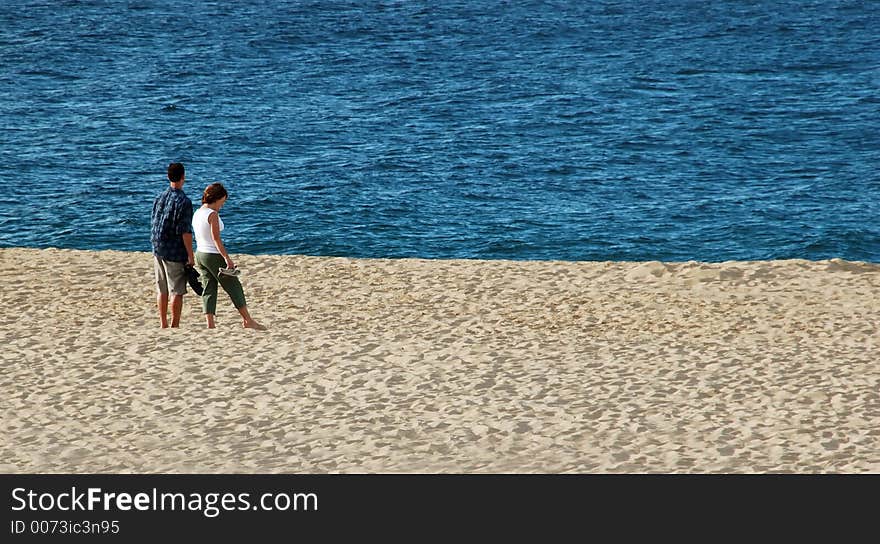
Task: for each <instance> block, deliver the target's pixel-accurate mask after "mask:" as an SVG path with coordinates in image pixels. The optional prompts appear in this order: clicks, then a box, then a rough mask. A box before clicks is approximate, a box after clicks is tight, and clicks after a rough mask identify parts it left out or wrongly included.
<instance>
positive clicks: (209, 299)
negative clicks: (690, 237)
mask: <svg viewBox="0 0 880 544" xmlns="http://www.w3.org/2000/svg"><path fill="white" fill-rule="evenodd" d="M196 266H198V267H199V279H200V280H201V282H202V288H203V289H204V290H203V291H202V309H203V310H204V311H205V313H206V314H216V313H217V284H218V283H219V284H220V285H222V286H223V290H224V291H226V292H227V293H228V294H229V298H231V299H232V304H234V305H235V307H236V308H242V307H244V306H246V305H247V303H246V302H245V300H244V289H242V287H241V282H240V281H238V278H236V277H235V276H227V275H225V274H220V269H221V268H223V267H225V266H226V260H225V259H224V258H223V257H222V256H221V255H218V254H217V253H202V252H201V251H197V252H196Z"/></svg>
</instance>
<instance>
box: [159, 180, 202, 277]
mask: <svg viewBox="0 0 880 544" xmlns="http://www.w3.org/2000/svg"><path fill="white" fill-rule="evenodd" d="M192 216H193V207H192V200H190V199H189V198H188V197H187V196H186V195H185V194H184V193H183V190H181V189H173V188H171V187H169V188H167V189H165V192H164V193H162V194H160V195H159V196H157V197H156V200H154V201H153V214H152V216H151V228H150V241H151V242H152V243H153V255H158V256H159V257H161V258H163V259H165V260H166V261H173V262H178V263H185V262H186V261H187V260H188V257H187V254H186V246H184V245H183V234H184V233H185V232H189V233H192Z"/></svg>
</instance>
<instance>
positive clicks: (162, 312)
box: [156, 293, 168, 329]
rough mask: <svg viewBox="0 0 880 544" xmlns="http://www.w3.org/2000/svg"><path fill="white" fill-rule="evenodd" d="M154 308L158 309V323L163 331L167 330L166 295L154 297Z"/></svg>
mask: <svg viewBox="0 0 880 544" xmlns="http://www.w3.org/2000/svg"><path fill="white" fill-rule="evenodd" d="M156 306H158V307H159V322H160V323H161V324H162V328H163V329H167V328H168V293H159V294H158V295H156Z"/></svg>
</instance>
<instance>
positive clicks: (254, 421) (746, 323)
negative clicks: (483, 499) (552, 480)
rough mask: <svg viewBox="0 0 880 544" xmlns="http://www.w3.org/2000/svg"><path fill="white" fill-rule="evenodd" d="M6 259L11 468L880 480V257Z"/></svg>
mask: <svg viewBox="0 0 880 544" xmlns="http://www.w3.org/2000/svg"><path fill="white" fill-rule="evenodd" d="M236 257H237V258H236V262H237V263H238V264H239V266H240V267H241V268H242V270H243V276H242V282H243V284H244V287H245V291H246V293H247V296H248V302H249V304H248V306H249V308H250V309H251V312H252V314H253V315H254V317H255V318H257V319H258V320H260V321H261V322H263V323H265V324H266V325H268V326H269V330H268V331H266V332H259V331H252V330H243V329H241V328H240V321H239V319H238V317H237V313H236V312H235V310H234V308H233V307H232V305H231V304H230V303H229V301H228V298H226V296H225V294H223V293H221V298H220V304H219V308H218V315H217V325H218V328H217V329H215V330H206V329H205V328H204V323H203V318H202V315H201V309H200V306H199V298H198V297H196V296H194V295H192V294H191V293H190V294H188V295H187V296H186V299H185V307H184V314H183V320H182V321H183V323H182V328H181V329H178V330H172V329H165V330H162V329H160V328H159V327H158V319H157V317H156V310H155V293H154V287H153V280H152V277H153V271H152V260H151V256H150V255H149V254H148V253H133V252H115V251H76V250H59V249H44V250H37V249H18V248H15V249H0V275H2V285H3V287H2V290H0V293H2V295H0V296H2V299H0V302H2V305H3V307H4V310H3V312H2V314H0V320H2V321H0V342H2V345H3V348H4V349H3V350H2V351H0V358H2V365H3V372H2V377H0V396H2V398H3V399H4V402H3V404H2V407H3V408H2V409H3V425H2V441H0V471H2V472H12V473H28V472H90V473H91V472H114V473H116V472H126V473H128V472H133V473H152V472H171V473H182V472H207V473H215V472H216V473H228V472H245V473H254V472H265V473H274V472H290V473H326V472H331V473H337V472H341V473H351V472H357V473H398V472H416V473H433V472H452V473H483V472H490V473H499V472H504V473H522V472H542V473H561V472H574V473H595V472H637V473H642V472H662V473H680V472H684V473H696V472H699V473H704V472H713V473H714V472H734V473H741V472H759V473H765V472H809V473H816V472H845V473H860V472H880V331H878V324H880V265H874V264H866V263H857V262H846V261H837V260H832V261H803V260H790V261H762V262H727V263H720V264H706V263H697V262H688V263H659V262H650V263H616V262H537V261H522V262H514V261H475V260H474V261H469V260H450V261H438V260H418V259H403V260H361V259H348V258H328V257H304V256H266V255H259V256H252V255H237V256H236Z"/></svg>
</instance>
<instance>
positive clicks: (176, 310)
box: [171, 295, 183, 328]
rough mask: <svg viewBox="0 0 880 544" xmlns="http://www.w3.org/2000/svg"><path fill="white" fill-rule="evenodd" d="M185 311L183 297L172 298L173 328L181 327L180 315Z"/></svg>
mask: <svg viewBox="0 0 880 544" xmlns="http://www.w3.org/2000/svg"><path fill="white" fill-rule="evenodd" d="M182 310H183V295H174V296H173V297H171V328H177V327H179V326H180V314H181V311H182Z"/></svg>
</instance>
